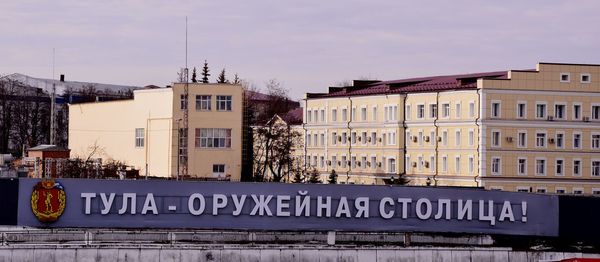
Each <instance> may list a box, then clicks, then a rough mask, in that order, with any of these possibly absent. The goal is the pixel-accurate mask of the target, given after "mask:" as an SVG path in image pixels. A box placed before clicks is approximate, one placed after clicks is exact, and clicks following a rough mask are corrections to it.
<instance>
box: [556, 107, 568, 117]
mask: <svg viewBox="0 0 600 262" xmlns="http://www.w3.org/2000/svg"><path fill="white" fill-rule="evenodd" d="M566 107H567V106H566V105H554V118H556V119H565V118H566V113H565V110H566Z"/></svg>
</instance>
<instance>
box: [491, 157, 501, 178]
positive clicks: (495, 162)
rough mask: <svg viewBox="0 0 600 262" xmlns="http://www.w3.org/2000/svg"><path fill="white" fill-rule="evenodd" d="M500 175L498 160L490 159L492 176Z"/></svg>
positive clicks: (496, 158)
mask: <svg viewBox="0 0 600 262" xmlns="http://www.w3.org/2000/svg"><path fill="white" fill-rule="evenodd" d="M499 174H500V158H499V157H492V175H499Z"/></svg>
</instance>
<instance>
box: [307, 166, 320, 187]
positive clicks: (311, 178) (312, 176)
mask: <svg viewBox="0 0 600 262" xmlns="http://www.w3.org/2000/svg"><path fill="white" fill-rule="evenodd" d="M308 183H311V184H320V183H321V177H320V176H319V171H318V170H317V169H316V168H314V167H313V169H312V170H311V171H310V172H309V173H308Z"/></svg>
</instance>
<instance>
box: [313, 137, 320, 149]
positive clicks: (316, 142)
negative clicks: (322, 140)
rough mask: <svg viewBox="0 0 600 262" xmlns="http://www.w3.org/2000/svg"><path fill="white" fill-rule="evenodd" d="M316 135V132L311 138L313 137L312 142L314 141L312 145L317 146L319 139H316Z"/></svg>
mask: <svg viewBox="0 0 600 262" xmlns="http://www.w3.org/2000/svg"><path fill="white" fill-rule="evenodd" d="M317 136H318V135H317V134H314V135H313V138H314V139H313V143H315V144H314V146H318V145H319V140H318V138H317Z"/></svg>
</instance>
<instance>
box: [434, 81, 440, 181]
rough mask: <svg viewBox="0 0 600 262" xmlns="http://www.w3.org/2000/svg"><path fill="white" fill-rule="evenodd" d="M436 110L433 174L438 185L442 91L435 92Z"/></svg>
mask: <svg viewBox="0 0 600 262" xmlns="http://www.w3.org/2000/svg"><path fill="white" fill-rule="evenodd" d="M435 110H437V112H435V119H434V120H433V126H435V136H436V138H435V174H433V186H437V176H438V174H439V170H440V165H439V161H438V158H439V154H440V152H439V143H440V142H439V140H438V137H439V134H440V133H439V131H440V126H439V125H438V120H439V118H440V114H439V113H440V92H439V91H438V92H436V93H435Z"/></svg>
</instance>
